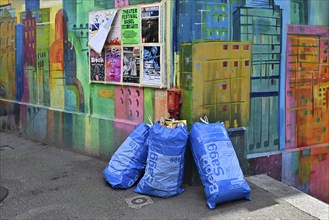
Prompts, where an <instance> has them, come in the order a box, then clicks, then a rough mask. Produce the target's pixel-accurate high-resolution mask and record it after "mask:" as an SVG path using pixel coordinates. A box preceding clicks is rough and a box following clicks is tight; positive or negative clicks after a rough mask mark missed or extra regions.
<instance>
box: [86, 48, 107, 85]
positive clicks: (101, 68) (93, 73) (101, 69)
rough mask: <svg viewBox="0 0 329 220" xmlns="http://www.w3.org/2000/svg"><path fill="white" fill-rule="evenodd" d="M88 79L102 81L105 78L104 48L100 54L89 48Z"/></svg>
mask: <svg viewBox="0 0 329 220" xmlns="http://www.w3.org/2000/svg"><path fill="white" fill-rule="evenodd" d="M89 61H90V80H91V81H104V78H105V61H104V50H103V51H102V53H101V54H99V53H97V52H96V51H94V50H93V49H90V60H89Z"/></svg>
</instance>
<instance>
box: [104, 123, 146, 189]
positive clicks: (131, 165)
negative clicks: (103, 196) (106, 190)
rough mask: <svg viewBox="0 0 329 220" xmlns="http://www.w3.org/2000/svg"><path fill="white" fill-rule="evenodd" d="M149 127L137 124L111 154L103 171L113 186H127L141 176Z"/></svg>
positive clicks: (144, 164)
mask: <svg viewBox="0 0 329 220" xmlns="http://www.w3.org/2000/svg"><path fill="white" fill-rule="evenodd" d="M149 129H150V127H149V126H148V125H147V124H144V123H141V124H139V125H138V126H137V127H136V129H135V130H134V131H133V132H132V133H131V134H130V135H129V136H128V138H127V139H126V140H125V141H124V142H123V143H122V145H121V146H120V147H119V148H118V150H117V151H116V152H115V153H114V154H113V156H112V158H111V160H110V162H109V163H108V165H107V166H106V168H105V170H104V171H103V175H104V178H105V180H106V181H107V182H108V183H109V184H110V185H111V186H112V187H113V188H122V189H126V188H129V187H131V186H132V185H133V184H134V183H135V182H136V181H137V180H138V179H139V178H140V177H141V175H142V172H143V171H144V169H145V166H146V158H147V146H146V144H145V143H146V139H147V137H148V134H149Z"/></svg>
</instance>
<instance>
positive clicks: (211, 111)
mask: <svg viewBox="0 0 329 220" xmlns="http://www.w3.org/2000/svg"><path fill="white" fill-rule="evenodd" d="M181 47H182V49H184V50H187V48H186V47H191V49H190V51H191V52H192V57H191V60H189V59H187V60H188V62H190V63H191V64H192V78H193V85H192V97H193V102H192V109H193V110H192V111H193V118H192V121H199V118H200V117H203V116H207V117H208V118H209V121H211V122H216V121H221V122H224V123H225V125H226V127H227V128H231V127H244V126H248V124H249V108H250V104H249V100H250V97H249V95H250V72H251V69H250V67H251V45H250V43H249V42H230V41H208V42H199V43H192V44H182V45H181ZM182 56H184V55H182ZM183 65H184V66H183V67H182V69H184V68H186V67H185V66H186V65H189V64H187V63H186V62H185V64H184V63H183ZM184 74H186V72H185V73H184Z"/></svg>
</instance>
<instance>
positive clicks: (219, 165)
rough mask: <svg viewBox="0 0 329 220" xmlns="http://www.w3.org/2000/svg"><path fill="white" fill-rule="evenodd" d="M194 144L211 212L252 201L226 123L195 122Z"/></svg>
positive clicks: (193, 131)
mask: <svg viewBox="0 0 329 220" xmlns="http://www.w3.org/2000/svg"><path fill="white" fill-rule="evenodd" d="M190 141H191V148H192V154H193V158H194V161H195V163H196V166H197V168H198V172H199V175H200V177H201V181H202V184H203V186H204V192H205V195H206V198H207V204H208V207H209V208H210V209H214V208H215V207H216V204H219V203H225V202H229V201H233V200H238V199H243V198H245V199H247V200H251V197H250V193H251V189H250V187H249V185H248V183H247V181H246V180H245V178H244V175H243V172H242V170H241V167H240V164H239V160H238V158H237V156H236V153H235V150H234V148H233V145H232V142H231V140H230V137H229V136H228V133H227V131H226V129H225V127H224V125H223V123H211V124H204V123H199V122H196V123H194V124H193V126H192V129H191V132H190Z"/></svg>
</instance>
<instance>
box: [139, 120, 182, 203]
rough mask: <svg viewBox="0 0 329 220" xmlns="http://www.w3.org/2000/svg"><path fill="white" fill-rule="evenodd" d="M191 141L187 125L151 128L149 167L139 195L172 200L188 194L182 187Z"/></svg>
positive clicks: (156, 124) (140, 185) (154, 126)
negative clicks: (183, 193) (185, 155)
mask: <svg viewBox="0 0 329 220" xmlns="http://www.w3.org/2000/svg"><path fill="white" fill-rule="evenodd" d="M187 139H188V132H187V126H186V125H184V126H182V127H181V126H177V127H176V128H166V127H164V126H162V125H160V124H159V122H157V123H155V124H154V125H153V126H152V127H151V128H150V133H149V137H148V139H147V145H148V149H149V150H148V156H147V165H146V169H145V174H144V176H143V177H142V179H141V180H140V181H139V183H138V185H137V187H136V189H135V192H136V193H141V194H146V195H152V196H157V197H163V198H168V197H172V196H176V195H179V194H181V193H182V192H184V189H183V188H181V184H182V181H183V172H184V153H185V148H186V142H187Z"/></svg>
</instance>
